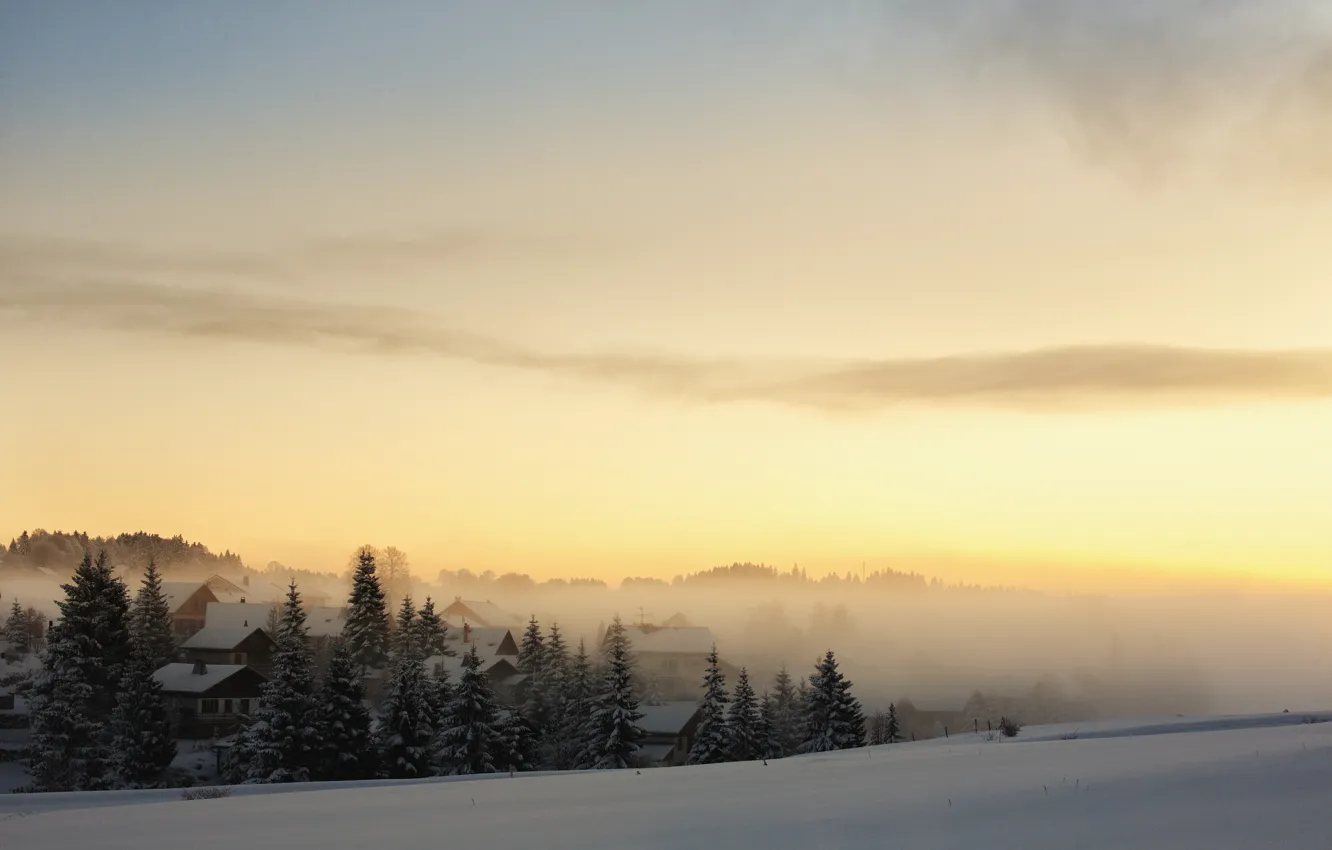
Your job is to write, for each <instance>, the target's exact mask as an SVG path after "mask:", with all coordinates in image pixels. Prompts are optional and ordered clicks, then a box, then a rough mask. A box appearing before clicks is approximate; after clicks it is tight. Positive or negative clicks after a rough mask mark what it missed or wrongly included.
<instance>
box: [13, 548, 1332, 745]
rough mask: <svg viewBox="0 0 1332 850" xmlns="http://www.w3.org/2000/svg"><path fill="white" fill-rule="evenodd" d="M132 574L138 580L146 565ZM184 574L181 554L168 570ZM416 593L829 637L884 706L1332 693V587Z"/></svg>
mask: <svg viewBox="0 0 1332 850" xmlns="http://www.w3.org/2000/svg"><path fill="white" fill-rule="evenodd" d="M274 568H278V569H274ZM278 571H280V565H276V564H274V565H272V566H271V567H270V570H269V571H268V572H265V573H258V572H255V573H252V575H253V576H255V577H256V582H255V583H254V584H253V585H252V586H257V585H258V583H260V582H261V581H262V582H263V583H265V584H266V586H267V587H269V588H270V589H273V588H275V585H276V584H277V583H279V582H281V583H285V581H286V578H285V577H284V578H279V577H278V576H277V575H275V573H276V572H278ZM190 572H196V573H197V570H191V571H190ZM335 575H336V574H333V573H330V574H327V575H324V576H322V577H320V576H317V575H315V574H309V573H305V574H301V575H298V576H294V577H295V578H296V580H297V582H298V586H299V587H302V588H303V592H305V593H306V594H308V595H309V596H310V597H311V598H319V597H323V598H326V599H327V600H329V604H340V600H341V599H344V598H345V594H346V591H347V584H346V581H345V574H344V575H342V576H338V577H335ZM125 577H126V579H127V581H129V583H130V585H131V588H132V589H133V587H134V586H135V585H136V584H137V574H136V573H134V572H129V571H127V572H126V574H125ZM186 577H187V575H186V574H185V572H184V571H182V570H170V569H168V571H167V578H168V580H172V581H176V580H182V579H185V578H186ZM189 577H190V578H196V579H202V578H203V577H204V576H203V575H202V574H197V575H191V576H189ZM441 581H443V583H441ZM267 582H273V584H267ZM881 585H890V586H881ZM898 585H900V586H898ZM411 592H412V594H413V597H414V599H415V601H417V602H418V603H420V602H423V601H424V599H425V597H426V596H427V595H429V596H432V597H433V598H434V599H435V600H436V602H437V604H438V605H439V607H441V608H442V607H444V606H446V605H447V604H449V603H451V602H452V601H453V600H454V598H455V597H460V598H462V599H465V600H477V601H490V602H493V603H494V604H495V605H497V606H499V607H501V608H503V609H504V610H506V611H508V612H510V613H512V614H513V615H515V617H516V618H518V619H519V620H522V621H525V620H527V619H528V618H529V617H530V616H533V615H535V616H536V617H537V618H538V619H539V620H540V621H541V623H542V625H543V627H548V626H549V625H550V623H551V622H554V621H558V623H559V624H560V627H561V629H562V631H563V632H564V634H565V636H566V638H567V639H568V640H569V642H570V644H571V645H573V646H576V644H577V642H578V640H579V639H583V640H586V641H587V642H588V644H589V646H592V645H594V644H595V642H596V640H597V637H598V635H599V633H600V630H601V629H602V628H604V627H605V626H606V625H607V624H608V623H609V622H610V621H611V619H612V618H613V617H615V616H617V615H618V616H620V617H621V618H622V619H623V620H624V621H625V622H627V623H631V624H638V623H648V624H657V625H660V624H662V623H664V622H665V621H666V620H668V619H669V618H672V617H676V616H677V615H679V616H682V617H683V618H684V620H685V621H687V623H688V624H689V625H693V626H706V627H708V628H709V629H711V630H712V633H713V635H714V636H715V639H716V642H717V645H718V648H719V650H720V654H721V656H722V658H723V660H724V661H726V662H727V663H729V664H731V665H734V666H736V667H739V666H746V667H748V668H749V669H750V672H751V674H753V675H754V676H756V677H757V678H758V679H759V680H760V682H761V683H766V682H767V681H768V680H770V678H771V676H772V675H773V674H774V673H775V672H776V671H777V670H778V669H779V668H780V667H782V666H783V665H785V666H786V667H788V668H789V669H790V670H791V671H792V672H793V673H799V674H802V675H803V674H804V673H807V672H808V670H809V668H811V667H812V666H813V663H814V661H815V659H816V657H818V656H821V655H822V654H823V653H824V652H825V651H826V650H828V649H832V650H834V651H835V652H836V653H837V656H838V658H839V660H840V661H841V663H842V665H843V667H844V669H845V671H846V673H847V675H848V676H849V677H850V678H851V679H852V681H853V682H854V683H855V691H856V693H857V694H858V696H859V697H860V699H861V700H862V702H863V703H864V704H865V707H866V709H867V711H871V712H872V711H876V710H880V709H883V708H886V707H887V705H888V703H889V702H890V701H896V702H899V703H900V702H901V701H903V700H909V701H910V702H911V703H912V704H913V705H914V706H916V707H917V708H919V709H922V710H930V711H952V712H956V711H960V710H961V709H962V706H963V704H964V703H965V702H966V701H967V700H968V698H969V697H970V696H971V695H972V694H973V693H975V692H977V691H980V692H982V693H983V694H984V695H986V697H987V698H989V699H990V700H991V702H993V700H994V699H1001V700H1005V701H1010V702H1008V703H1006V704H1011V705H1014V706H1017V707H1016V708H1015V709H1014V710H1015V711H1018V712H1025V713H1026V714H1028V715H1030V716H1032V718H1034V719H1036V720H1039V719H1041V718H1043V717H1047V716H1048V717H1050V718H1053V719H1072V720H1078V719H1090V718H1091V717H1095V716H1128V715H1155V714H1185V713H1247V712H1260V711H1282V710H1285V709H1289V710H1290V711H1292V712H1300V711H1312V710H1321V709H1327V708H1329V707H1332V670H1329V662H1328V661H1327V655H1326V647H1327V646H1328V645H1329V643H1330V642H1332V622H1330V621H1329V618H1328V616H1327V612H1328V611H1329V610H1330V609H1332V597H1330V596H1327V595H1324V594H1321V593H1318V594H1315V593H1310V594H1299V595H1296V594H1288V595H1275V594H1272V595H1267V594H1261V593H1254V594H1248V595H1241V594H1224V595H1223V594H1210V595H1209V594H1204V593H1198V594H1196V595H1184V594H1178V595H1170V596H1167V595H1156V596H1133V595H1120V596H1115V595H1100V596H1092V595H1082V596H1070V595H1056V594H1040V593H1031V592H1024V591H1006V590H986V589H978V588H971V589H967V588H947V587H945V586H943V585H940V584H934V583H930V582H927V581H925V580H924V579H922V578H921V577H918V576H895V577H894V578H893V579H891V580H889V581H886V582H880V583H877V584H876V582H875V581H874V580H873V577H871V580H870V581H869V582H867V583H864V584H862V583H859V582H857V581H851V582H848V581H847V580H846V579H844V578H843V579H838V580H836V581H823V582H815V581H812V580H810V581H789V580H788V577H787V576H785V575H782V576H781V577H773V578H768V579H759V578H751V579H741V580H727V579H712V578H707V577H706V574H704V576H702V577H700V576H691V577H689V578H688V579H687V580H680V579H677V580H676V582H675V583H674V584H668V583H665V582H658V581H655V580H630V581H628V582H625V583H624V584H623V585H620V586H618V587H606V586H604V585H600V584H593V583H589V584H584V585H578V584H572V585H570V584H561V583H558V582H557V583H543V584H536V583H534V582H531V581H530V580H527V579H526V578H525V577H517V576H504V577H499V578H498V579H496V578H494V577H490V576H487V577H485V578H482V577H477V576H471V575H469V574H466V573H465V572H464V573H463V576H462V577H461V578H460V577H459V576H458V575H457V574H452V573H441V575H440V577H439V578H438V579H437V580H435V581H433V582H431V581H423V580H421V579H419V578H414V579H412V580H411ZM58 594H59V591H58V589H57V586H56V584H55V581H54V580H53V579H52V578H50V577H47V576H43V577H41V578H34V577H31V576H30V575H19V574H14V573H12V572H4V571H0V607H3V608H4V609H5V611H6V613H7V611H8V609H9V606H10V605H11V604H12V602H13V601H14V600H15V599H17V600H19V601H20V602H21V603H22V604H23V605H25V606H26V605H33V606H35V607H38V608H39V609H42V610H43V611H45V612H47V613H48V615H50V616H54V615H55V613H56V610H55V606H54V604H53V598H54V597H55V596H57V595H58ZM251 601H258V600H257V599H252V600H251ZM393 601H394V604H396V603H397V600H396V599H395V600H393ZM514 631H515V636H516V637H517V636H518V635H517V632H518V631H519V630H518V629H517V628H515V629H514ZM1013 701H1016V702H1013Z"/></svg>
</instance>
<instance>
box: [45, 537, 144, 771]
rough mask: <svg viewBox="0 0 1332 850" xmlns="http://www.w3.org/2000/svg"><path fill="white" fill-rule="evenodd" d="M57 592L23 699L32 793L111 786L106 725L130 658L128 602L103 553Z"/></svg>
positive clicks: (85, 563) (86, 561) (81, 567)
mask: <svg viewBox="0 0 1332 850" xmlns="http://www.w3.org/2000/svg"><path fill="white" fill-rule="evenodd" d="M63 590H64V591H65V599H64V601H62V602H60V603H59V606H60V619H59V621H57V622H56V624H55V626H54V627H53V628H52V629H51V632H50V634H49V635H48V647H47V652H46V655H45V657H44V659H43V664H42V672H41V674H39V675H38V677H37V679H36V681H35V682H34V683H33V688H32V691H31V695H30V700H31V706H32V733H31V736H30V738H29V752H28V757H27V759H26V760H25V761H26V763H27V766H28V773H29V775H30V776H31V777H32V789H33V790H38V791H80V790H96V789H99V788H104V787H106V785H107V783H108V781H109V780H110V776H109V775H108V764H107V762H108V758H109V749H108V744H109V740H108V738H109V736H108V733H107V725H108V722H109V721H110V719H111V713H112V712H113V711H114V709H115V706H116V698H117V695H118V692H119V690H120V680H121V677H122V676H123V675H124V673H125V671H126V669H127V666H128V663H129V660H130V657H131V648H130V638H129V596H128V594H127V593H126V591H125V585H124V583H123V582H121V581H120V580H119V579H118V578H116V577H115V576H114V575H112V573H111V567H110V565H109V564H108V563H107V559H106V553H105V552H102V553H100V554H99V555H98V557H97V561H96V562H95V563H94V562H93V560H92V558H91V557H90V556H88V555H84V558H83V562H82V563H81V564H80V565H79V567H78V569H76V570H75V571H74V578H73V580H72V582H71V583H70V584H67V585H64V586H63Z"/></svg>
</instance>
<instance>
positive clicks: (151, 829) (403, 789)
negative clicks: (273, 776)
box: [0, 715, 1332, 850]
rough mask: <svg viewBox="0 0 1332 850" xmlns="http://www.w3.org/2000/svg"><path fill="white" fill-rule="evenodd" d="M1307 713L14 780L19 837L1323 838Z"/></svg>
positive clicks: (583, 848)
mask: <svg viewBox="0 0 1332 850" xmlns="http://www.w3.org/2000/svg"><path fill="white" fill-rule="evenodd" d="M1320 716H1327V715H1320ZM1303 719H1304V715H1266V716H1262V717H1251V718H1206V719H1201V720H1189V719H1179V718H1175V719H1172V720H1170V722H1168V723H1163V722H1159V721H1145V722H1144V721H1139V722H1137V723H1136V724H1134V723H1119V724H1097V726H1098V729H1097V731H1098V732H1099V733H1101V734H1102V735H1103V736H1105V737H1099V738H1081V737H1080V738H1079V739H1077V740H1060V739H1059V738H1058V737H1055V738H1054V739H1053V740H1051V739H1050V736H1051V735H1058V734H1060V732H1059V728H1058V727H1033V728H1032V729H1030V730H1024V731H1023V733H1022V735H1020V736H1019V737H1018V738H1016V739H1011V740H1005V741H1003V742H1002V743H994V742H985V741H983V740H980V739H979V737H978V736H954V737H953V738H951V739H948V740H946V741H929V742H922V743H920V744H895V745H891V746H881V747H874V748H869V749H859V750H851V751H846V752H840V753H829V754H822V755H816V756H804V757H797V758H791V759H785V760H782V761H773V762H770V763H769V764H768V765H763V764H762V763H761V762H748V763H743V764H724V765H714V766H707V767H683V768H665V769H657V770H643V771H642V772H641V773H638V772H636V771H632V770H630V771H619V772H606V773H575V774H544V775H543V774H526V775H524V774H519V775H518V776H516V777H512V778H511V777H510V776H509V775H508V774H498V775H493V776H489V777H469V778H465V779H431V780H415V781H412V780H408V781H401V782H393V783H365V782H359V783H341V784H337V785H322V786H321V785H288V786H280V787H274V786H243V787H237V788H235V789H233V790H232V796H231V798H229V799H216V800H197V801H183V800H182V799H181V794H180V791H178V790H175V791H170V790H167V791H139V792H101V793H80V794H42V795H6V796H0V846H4V847H41V848H43V850H75V848H82V847H88V846H93V845H94V844H95V845H96V846H98V847H99V850H121V848H124V850H131V848H133V850H168V848H170V850H177V848H179V847H181V846H184V845H188V846H189V847H190V848H191V850H223V848H226V850H232V848H235V847H237V846H273V847H283V848H285V850H306V848H309V850H326V848H331V847H365V846H398V845H400V846H412V847H424V846H434V845H435V844H438V843H439V836H440V835H441V834H447V836H448V840H449V843H453V844H457V845H459V846H477V847H482V846H483V847H486V848H487V850H505V848H523V850H527V848H530V847H531V846H533V841H534V838H533V837H534V836H540V838H539V841H538V843H539V846H541V847H542V848H543V850H559V848H578V849H579V850H598V848H611V847H616V848H618V847H635V848H644V850H655V849H656V848H663V850H664V849H665V848H670V850H681V848H699V847H707V848H712V847H728V848H763V850H796V848H806V847H818V848H857V850H861V848H869V847H873V848H910V850H929V848H967V850H972V848H976V847H1013V848H1023V850H1066V848H1071V847H1078V848H1086V850H1122V848H1126V847H1133V848H1163V850H1164V849H1165V848H1169V850H1194V848H1197V850H1231V848H1235V850H1239V848H1245V850H1250V848H1260V847H1262V848H1265V847H1281V848H1283V850H1302V848H1323V847H1326V846H1327V836H1328V830H1329V820H1328V815H1327V813H1326V800H1327V795H1328V789H1329V788H1332V723H1318V724H1309V723H1305V722H1303ZM1274 724H1275V725H1274ZM1166 727H1169V731H1163V730H1165V729H1166ZM1070 731H1071V730H1070ZM1029 733H1030V736H1031V737H1030V738H1026V739H1025V740H1024V737H1025V736H1027V735H1028V734H1029ZM1111 734H1113V735H1115V736H1116V737H1108V736H1110V735H1111Z"/></svg>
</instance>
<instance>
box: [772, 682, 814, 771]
mask: <svg viewBox="0 0 1332 850" xmlns="http://www.w3.org/2000/svg"><path fill="white" fill-rule="evenodd" d="M800 685H801V687H802V688H803V687H805V681H804V680H803V679H801V680H800ZM802 699H803V698H802V697H801V696H800V692H799V691H798V690H797V688H796V686H795V683H794V682H793V680H792V678H791V674H790V673H788V672H787V670H786V668H785V667H782V669H781V670H779V671H778V672H777V677H776V678H775V679H774V680H773V687H772V696H771V701H772V705H771V706H770V709H769V711H770V715H771V722H772V731H773V736H772V739H773V748H772V750H771V751H770V752H769V753H768V758H785V757H786V756H789V755H794V754H795V753H797V752H799V751H800V745H801V744H802V743H804V740H805V729H804V723H803V716H804V707H803V703H802Z"/></svg>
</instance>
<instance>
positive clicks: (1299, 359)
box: [0, 280, 1332, 411]
mask: <svg viewBox="0 0 1332 850" xmlns="http://www.w3.org/2000/svg"><path fill="white" fill-rule="evenodd" d="M0 314H9V315H8V321H11V322H12V321H22V322H31V323H43V324H71V325H75V326H92V327H99V328H109V329H115V330H120V331H126V332H132V333H153V334H163V335H169V336H175V337H184V338H192V339H211V340H220V341H240V342H252V343H263V344H274V345H287V346H299V347H305V348H317V349H327V350H335V351H344V352H353V353H362V354H368V355H375V356H408V355H417V356H432V357H438V358H442V359H445V360H453V361H459V362H468V363H473V364H478V365H484V366H491V367H497V368H506V369H514V370H521V371H526V372H534V373H544V374H549V375H555V376H564V377H571V378H578V379H583V380H589V381H597V382H602V383H608V384H614V385H619V386H623V387H627V388H631V389H634V390H637V391H641V392H646V393H650V394H654V395H660V396H667V397H673V398H677V399H680V400H685V401H693V402H712V403H722V402H745V401H751V402H765V403H771V404H779V405H785V406H792V407H800V408H807V409H815V410H823V411H850V410H874V409H879V408H885V407H889V406H893V405H899V404H917V405H964V406H973V407H992V408H1007V409H1024V410H1051V409H1086V408H1139V407H1162V406H1194V405H1199V404H1208V403H1242V402H1251V401H1264V400H1298V399H1305V400H1313V399H1328V398H1332V350H1320V349H1307V350H1286V351H1243V350H1220V349H1190V348H1176V347H1166V346H1148V345H1136V346H1134V345H1129V346H1123V345H1105V346H1079V347H1063V348H1046V349H1038V350H1031V351H1018V352H1000V353H982V354H959V355H955V356H949V357H939V358H928V359H904V358H899V359H884V360H863V361H842V362H812V361H793V362H776V361H772V362H766V361H746V360H726V359H696V358H687V357H677V356H668V355H656V354H628V353H617V352H604V353H587V354H565V353H557V352H549V351H541V350H538V349H534V348H530V347H526V346H522V345H519V344H515V343H512V342H508V341H504V340H499V339H493V338H489V337H484V336H477V335H474V334H468V333H464V332H460V331H456V330H450V329H448V328H446V327H443V326H441V325H439V324H437V323H435V322H434V321H432V320H431V319H430V318H429V317H426V316H423V315H421V314H419V313H414V312H412V311H408V310H402V309H397V308H388V307H375V306H362V305H351V304H316V303H311V302H305V301H298V300H292V299H285V298H273V297H269V296H260V295H256V294H252V293H245V292H240V291H227V290H217V289H211V290H209V289H194V288H184V287H168V286H157V285H144V284H133V283H111V282H97V283H59V284H53V283H49V282H42V283H30V282H15V281H13V280H10V281H0Z"/></svg>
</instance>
